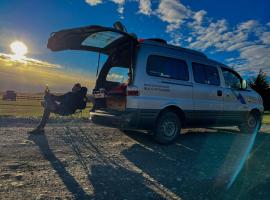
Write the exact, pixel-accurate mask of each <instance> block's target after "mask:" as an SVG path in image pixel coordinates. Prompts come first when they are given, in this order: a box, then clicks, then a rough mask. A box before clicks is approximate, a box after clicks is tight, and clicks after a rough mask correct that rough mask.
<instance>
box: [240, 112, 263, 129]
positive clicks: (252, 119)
mask: <svg viewBox="0 0 270 200" xmlns="http://www.w3.org/2000/svg"><path fill="white" fill-rule="evenodd" d="M261 123H262V122H261V116H260V113H258V112H250V113H249V114H248V116H247V118H246V120H245V122H244V123H243V124H241V125H239V130H240V132H241V133H248V134H252V133H254V131H256V129H258V131H259V130H260V128H261Z"/></svg>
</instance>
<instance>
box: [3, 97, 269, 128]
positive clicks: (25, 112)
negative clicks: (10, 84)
mask: <svg viewBox="0 0 270 200" xmlns="http://www.w3.org/2000/svg"><path fill="white" fill-rule="evenodd" d="M31 95H32V96H33V95H34V94H29V96H31ZM34 96H38V95H34ZM39 96H40V95H39ZM91 106H92V105H91V104H88V105H87V108H86V109H84V110H83V111H82V115H81V114H75V115H73V116H74V117H83V118H88V117H89V110H90V109H91ZM42 114H43V107H42V106H41V104H40V101H38V100H19V101H3V100H2V96H0V116H16V117H41V116H42ZM263 124H269V125H270V112H269V111H266V112H265V113H264V116H263Z"/></svg>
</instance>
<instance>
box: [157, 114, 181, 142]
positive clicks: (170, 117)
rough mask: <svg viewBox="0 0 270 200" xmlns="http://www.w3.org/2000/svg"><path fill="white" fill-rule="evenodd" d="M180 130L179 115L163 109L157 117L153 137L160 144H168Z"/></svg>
mask: <svg viewBox="0 0 270 200" xmlns="http://www.w3.org/2000/svg"><path fill="white" fill-rule="evenodd" d="M180 131H181V121H180V119H179V117H178V116H177V115H176V114H175V113H174V112H171V111H164V112H162V113H161V115H160V116H159V117H158V119H157V122H156V126H155V129H154V135H153V137H154V140H155V141H157V142H158V143H160V144H169V143H172V142H174V141H175V140H176V138H177V136H178V135H179V134H180Z"/></svg>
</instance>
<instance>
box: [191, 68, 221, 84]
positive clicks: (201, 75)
mask: <svg viewBox="0 0 270 200" xmlns="http://www.w3.org/2000/svg"><path fill="white" fill-rule="evenodd" d="M192 69H193V75H194V80H195V82H197V83H203V84H209V85H220V79H219V74H218V70H217V68H216V67H214V66H209V65H203V64H199V63H192Z"/></svg>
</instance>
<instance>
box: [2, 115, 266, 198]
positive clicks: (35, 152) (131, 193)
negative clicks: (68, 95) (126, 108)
mask: <svg viewBox="0 0 270 200" xmlns="http://www.w3.org/2000/svg"><path fill="white" fill-rule="evenodd" d="M35 123H36V120H34V119H33V120H26V119H25V120H24V119H9V120H6V121H5V120H4V121H3V120H2V121H1V120H0V160H1V162H0V199H110V200H113V199H196V200H197V199H256V200H258V199H269V197H270V191H269V188H270V167H269V164H270V152H269V149H270V134H269V133H270V127H269V126H268V127H266V126H265V127H263V128H262V133H260V134H258V135H257V136H256V138H255V139H254V137H253V136H252V135H244V134H239V133H238V132H237V130H236V129H233V128H231V129H228V128H226V129H225V128H223V129H222V128H219V129H213V128H212V129H186V130H184V131H183V133H184V134H183V135H181V136H180V137H179V139H178V140H177V141H176V143H175V144H172V145H168V146H162V145H158V144H156V143H155V142H153V141H152V139H151V136H149V135H147V134H146V133H144V132H139V131H129V132H128V133H123V132H121V131H119V130H118V129H114V128H107V127H102V126H97V125H94V124H91V123H89V122H85V121H72V123H71V122H70V123H67V122H57V123H50V124H49V125H48V127H47V128H46V130H45V134H44V135H29V134H28V132H29V131H30V130H32V129H33V127H34V125H35ZM249 149H251V151H250V152H249Z"/></svg>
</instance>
